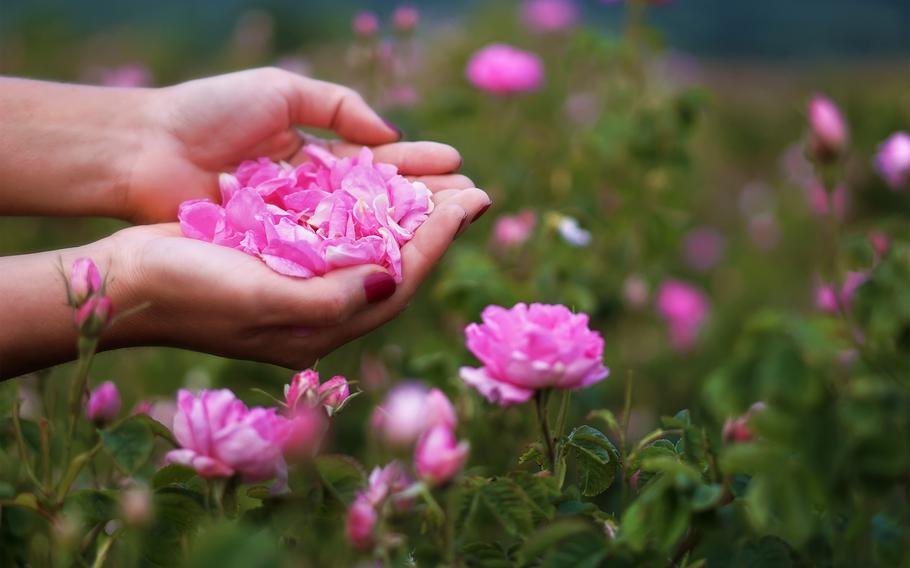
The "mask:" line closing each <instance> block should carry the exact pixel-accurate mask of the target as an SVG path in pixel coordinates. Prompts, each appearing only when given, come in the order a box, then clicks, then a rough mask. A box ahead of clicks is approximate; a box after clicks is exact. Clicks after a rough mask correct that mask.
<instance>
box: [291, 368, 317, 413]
mask: <svg viewBox="0 0 910 568" xmlns="http://www.w3.org/2000/svg"><path fill="white" fill-rule="evenodd" d="M318 392H319V373H317V372H316V371H314V370H312V369H307V370H306V371H301V372H299V373H297V374H296V375H294V376H293V377H292V378H291V382H290V384H287V385H285V386H284V400H285V405H286V406H287V407H288V410H290V411H291V412H293V411H294V410H296V409H297V404H298V402H300V399H301V398H303V399H304V402H305V403H307V404H310V405H312V404H314V401H315V400H316V395H317V393H318Z"/></svg>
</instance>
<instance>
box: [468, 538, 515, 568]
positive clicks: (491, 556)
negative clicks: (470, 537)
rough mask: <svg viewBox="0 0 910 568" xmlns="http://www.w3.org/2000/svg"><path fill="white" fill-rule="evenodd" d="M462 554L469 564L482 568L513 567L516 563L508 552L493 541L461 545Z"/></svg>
mask: <svg viewBox="0 0 910 568" xmlns="http://www.w3.org/2000/svg"><path fill="white" fill-rule="evenodd" d="M461 552H462V555H463V556H464V559H465V562H466V564H467V565H468V566H472V567H473V566H478V567H482V568H512V567H513V566H514V565H515V563H514V562H512V561H511V560H510V559H509V556H508V553H507V552H506V551H504V550H503V549H502V548H500V547H499V545H498V544H496V543H492V542H469V543H466V544H465V545H464V546H462V547H461Z"/></svg>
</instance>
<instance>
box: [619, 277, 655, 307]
mask: <svg viewBox="0 0 910 568" xmlns="http://www.w3.org/2000/svg"><path fill="white" fill-rule="evenodd" d="M648 293H649V290H648V283H647V282H645V281H644V280H643V279H642V278H641V277H640V276H635V275H633V276H629V277H627V278H626V280H625V282H623V285H622V295H623V299H624V300H625V301H626V304H628V305H630V306H632V307H633V308H640V307H642V306H644V305H645V304H646V303H647V302H648Z"/></svg>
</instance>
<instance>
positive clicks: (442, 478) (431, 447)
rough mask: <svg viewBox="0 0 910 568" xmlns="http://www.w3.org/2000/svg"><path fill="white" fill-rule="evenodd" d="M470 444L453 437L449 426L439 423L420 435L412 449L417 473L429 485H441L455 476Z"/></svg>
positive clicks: (466, 456) (466, 455) (466, 457)
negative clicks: (415, 446) (413, 449)
mask: <svg viewBox="0 0 910 568" xmlns="http://www.w3.org/2000/svg"><path fill="white" fill-rule="evenodd" d="M469 449H470V446H469V444H468V443H467V442H465V441H462V442H459V441H457V440H456V439H455V432H454V431H453V430H452V427H451V426H447V425H445V424H440V425H438V426H434V427H433V428H430V429H429V430H427V431H426V432H424V433H423V435H422V436H421V437H420V440H418V442H417V449H416V450H415V451H414V466H415V468H416V469H417V475H418V477H420V478H421V479H422V480H424V481H426V482H427V483H429V484H430V485H442V484H444V483H446V482H447V481H449V480H450V479H452V478H453V477H455V475H457V474H458V472H459V471H461V468H462V467H464V463H465V461H466V460H467V459H468V450H469Z"/></svg>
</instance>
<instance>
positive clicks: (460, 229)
mask: <svg viewBox="0 0 910 568" xmlns="http://www.w3.org/2000/svg"><path fill="white" fill-rule="evenodd" d="M470 224H471V221H469V220H468V216H467V215H465V216H464V219H462V220H461V225H458V230H457V231H456V232H455V238H456V239H457V238H458V237H460V236H461V234H462V233H464V232H465V231H467V230H468V225H470Z"/></svg>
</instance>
